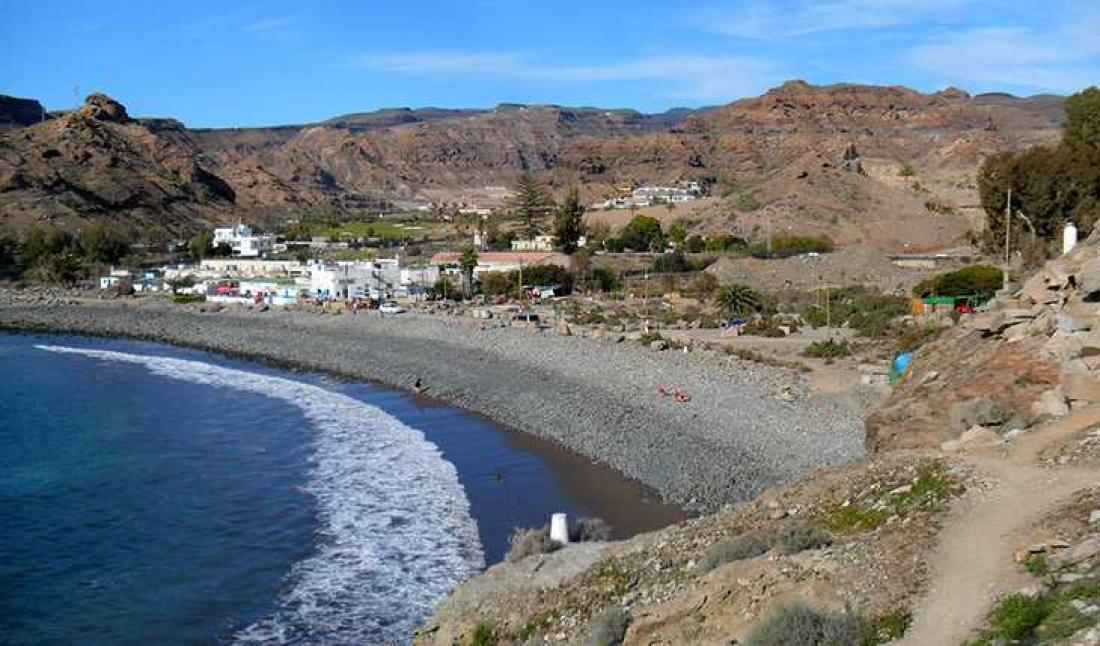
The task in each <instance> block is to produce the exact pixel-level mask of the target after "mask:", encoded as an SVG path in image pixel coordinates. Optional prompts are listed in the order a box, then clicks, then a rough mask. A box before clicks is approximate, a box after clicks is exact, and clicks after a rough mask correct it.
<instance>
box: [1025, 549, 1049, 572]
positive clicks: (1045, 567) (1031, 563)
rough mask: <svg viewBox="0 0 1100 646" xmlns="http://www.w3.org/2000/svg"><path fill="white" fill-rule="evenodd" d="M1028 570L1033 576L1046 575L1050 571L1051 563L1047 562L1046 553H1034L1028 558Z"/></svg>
mask: <svg viewBox="0 0 1100 646" xmlns="http://www.w3.org/2000/svg"><path fill="white" fill-rule="evenodd" d="M1027 571H1028V572H1030V573H1031V574H1032V576H1046V574H1047V573H1048V572H1050V565H1049V564H1048V563H1047V555H1046V554H1032V555H1031V558H1029V559H1028V560H1027Z"/></svg>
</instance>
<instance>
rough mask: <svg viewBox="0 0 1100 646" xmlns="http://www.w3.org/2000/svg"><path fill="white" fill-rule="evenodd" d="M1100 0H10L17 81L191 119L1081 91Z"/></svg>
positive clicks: (0, 77)
mask: <svg viewBox="0 0 1100 646" xmlns="http://www.w3.org/2000/svg"><path fill="white" fill-rule="evenodd" d="M1098 34H1100V1H1096V0H1091V1H1083V0H1046V1H1044V2H1037V1H1030V0H1029V1H1013V0H1008V1H999V2H996V1H992V0H820V1H817V2H812V1H809V0H799V1H795V0H783V1H773V2H766V1H764V0H748V1H741V2H737V1H728V2H705V1H701V0H679V1H673V2H669V1H664V2H658V1H653V0H633V1H631V2H621V1H616V0H605V1H603V2H599V1H596V0H588V1H574V0H556V1H555V2H546V1H543V2H537V1H534V0H532V1H528V0H467V1H464V2H460V1H455V2H441V1H433V0H420V1H418V2H408V3H406V2H393V1H392V0H387V1H386V2H374V1H371V0H364V1H361V2H351V1H348V2H335V1H331V0H317V1H314V2H289V1H271V2H224V1H221V2H215V1H206V0H198V1H192V2H186V3H183V2H171V1H168V0H164V1H153V2H150V1H148V0H147V1H145V2H131V1H129V0H114V1H112V2H102V1H97V2H86V1H82V0H73V1H69V2H61V1H55V2H51V1H49V0H0V93H3V94H14V95H16V96H26V97H33V98H37V99H39V100H41V101H43V102H44V103H45V104H46V106H47V107H48V108H50V109H57V108H65V107H71V106H72V105H73V104H74V96H75V95H76V94H77V93H79V95H80V96H83V95H85V94H87V93H89V92H91V91H103V92H106V93H108V94H110V95H112V96H114V97H115V98H117V99H119V100H120V101H122V102H123V103H124V104H125V105H126V106H127V107H128V108H129V110H130V112H131V114H135V115H141V116H174V117H177V118H179V119H182V120H183V121H184V122H186V123H187V124H188V125H191V126H229V125H265V124H279V123H300V122H308V121H316V120H321V119H324V118H327V117H331V116H334V115H338V114H343V113H348V112H356V111H364V110H370V109H374V108H379V107H388V106H413V107H419V106H427V105H434V106H444V107H489V106H493V105H496V104H497V103H500V102H521V103H558V104H563V105H598V106H602V107H633V108H637V109H642V110H647V111H658V110H663V109H666V108H669V107H673V106H700V105H709V104H715V103H727V102H729V101H732V100H735V99H737V98H740V97H744V96H751V95H756V94H759V93H760V92H762V91H764V90H766V89H767V88H769V87H774V86H776V85H778V84H780V83H781V82H783V81H784V80H786V79H792V78H802V79H805V80H808V81H810V82H813V83H834V82H841V81H848V82H861V83H878V84H897V85H906V86H909V87H914V88H917V89H920V90H926V91H929V90H935V89H940V88H943V87H946V86H948V85H955V86H958V87H962V88H964V89H967V90H969V91H972V92H983V91H1008V92H1013V93H1016V94H1034V93H1042V92H1060V93H1067V92H1072V91H1075V90H1078V89H1080V88H1082V87H1084V86H1086V85H1090V84H1098V83H1100V36H1098Z"/></svg>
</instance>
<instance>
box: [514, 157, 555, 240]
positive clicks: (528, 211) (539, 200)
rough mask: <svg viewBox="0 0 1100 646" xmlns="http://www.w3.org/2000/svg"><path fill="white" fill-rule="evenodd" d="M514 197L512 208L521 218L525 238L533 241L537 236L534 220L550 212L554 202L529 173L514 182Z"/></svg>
mask: <svg viewBox="0 0 1100 646" xmlns="http://www.w3.org/2000/svg"><path fill="white" fill-rule="evenodd" d="M515 192H516V196H515V198H513V200H512V208H514V209H515V211H516V213H518V214H519V215H520V217H522V218H523V222H524V226H525V228H526V230H527V238H528V239H529V240H531V239H534V237H535V236H536V235H538V232H539V231H538V227H537V226H536V225H535V218H537V217H539V216H541V215H542V214H544V213H546V212H548V211H550V210H551V209H552V208H553V205H554V202H553V200H551V199H550V196H548V195H547V194H546V192H545V191H544V190H543V189H542V186H540V185H539V183H538V182H537V181H536V180H535V178H534V176H532V175H531V173H528V172H524V173H523V175H520V177H519V181H517V182H516V188H515Z"/></svg>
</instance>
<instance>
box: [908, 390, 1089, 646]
mask: <svg viewBox="0 0 1100 646" xmlns="http://www.w3.org/2000/svg"><path fill="white" fill-rule="evenodd" d="M1098 423H1100V408H1090V409H1086V410H1083V411H1080V412H1078V413H1075V414H1074V415H1071V416H1070V417H1067V418H1065V419H1064V420H1062V421H1060V422H1058V423H1055V424H1052V425H1050V426H1048V427H1046V428H1044V429H1042V430H1037V431H1033V432H1032V433H1031V434H1029V435H1028V436H1026V438H1025V439H1023V440H1022V441H1020V442H1017V443H1016V445H1015V446H1013V447H1012V450H1011V451H1010V452H1009V453H1007V454H1004V455H1000V456H986V457H968V458H967V459H968V460H969V461H971V462H972V463H973V464H974V465H975V466H976V467H978V468H979V469H980V470H981V471H982V472H984V473H985V474H986V475H987V478H988V481H989V482H990V484H991V485H992V488H991V489H986V490H975V491H970V492H968V493H967V494H966V495H965V496H964V497H963V499H962V500H960V501H959V503H958V504H957V505H955V507H954V509H953V510H952V511H951V513H950V515H949V516H948V518H947V519H946V520H945V521H944V527H943V529H942V530H941V534H940V541H939V545H938V547H937V548H936V552H935V553H934V554H933V555H932V557H931V559H930V562H929V566H930V569H931V572H930V581H929V585H928V590H927V593H926V595H925V597H924V598H923V599H922V600H921V601H920V602H919V603H918V605H917V607H916V609H915V610H914V613H913V624H912V626H911V627H910V629H909V631H908V632H907V633H906V635H905V637H904V638H903V639H901V640H899V641H898V642H896V643H897V644H905V645H910V644H912V645H922V646H923V645H928V646H945V645H948V644H961V643H962V642H963V641H965V640H966V639H967V638H968V636H970V634H971V632H972V631H973V630H974V629H976V628H978V627H979V626H980V625H981V623H982V620H983V618H984V617H985V615H986V613H987V612H988V611H989V608H990V607H991V605H992V602H993V600H994V599H996V598H997V597H998V596H999V595H1001V594H1004V593H1006V592H1011V591H1013V590H1017V589H1019V588H1021V587H1025V586H1026V585H1028V584H1029V583H1031V582H1032V581H1031V578H1030V577H1029V576H1028V575H1027V573H1026V572H1024V571H1023V569H1022V568H1020V567H1019V566H1018V565H1016V564H1015V562H1014V560H1013V552H1014V550H1015V549H1016V548H1017V547H1018V541H1019V540H1021V536H1022V534H1023V533H1024V532H1025V531H1026V530H1027V529H1028V527H1029V526H1031V525H1032V524H1033V523H1035V522H1036V521H1038V520H1039V519H1040V518H1041V517H1042V516H1043V514H1044V513H1045V512H1046V511H1047V510H1049V509H1051V508H1052V507H1054V506H1055V505H1056V504H1057V503H1058V502H1059V501H1062V500H1064V499H1065V498H1067V497H1068V496H1069V495H1070V494H1072V493H1073V492H1075V491H1078V490H1080V489H1082V488H1085V487H1089V486H1095V485H1100V472H1097V471H1096V470H1094V469H1093V470H1089V469H1069V468H1043V467H1039V466H1036V465H1035V457H1036V456H1038V455H1039V454H1040V453H1041V452H1042V451H1043V449H1044V448H1046V447H1048V446H1050V445H1051V444H1052V443H1054V442H1057V441H1059V440H1061V439H1062V438H1064V437H1066V436H1067V435H1070V434H1072V433H1073V432H1076V431H1079V430H1082V429H1084V428H1088V427H1090V426H1095V425H1096V424H1098Z"/></svg>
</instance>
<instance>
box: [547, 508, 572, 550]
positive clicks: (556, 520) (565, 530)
mask: <svg viewBox="0 0 1100 646" xmlns="http://www.w3.org/2000/svg"><path fill="white" fill-rule="evenodd" d="M550 540H552V541H557V542H559V543H561V544H562V545H565V544H567V543H569V516H567V515H565V514H554V515H552V516H550Z"/></svg>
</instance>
